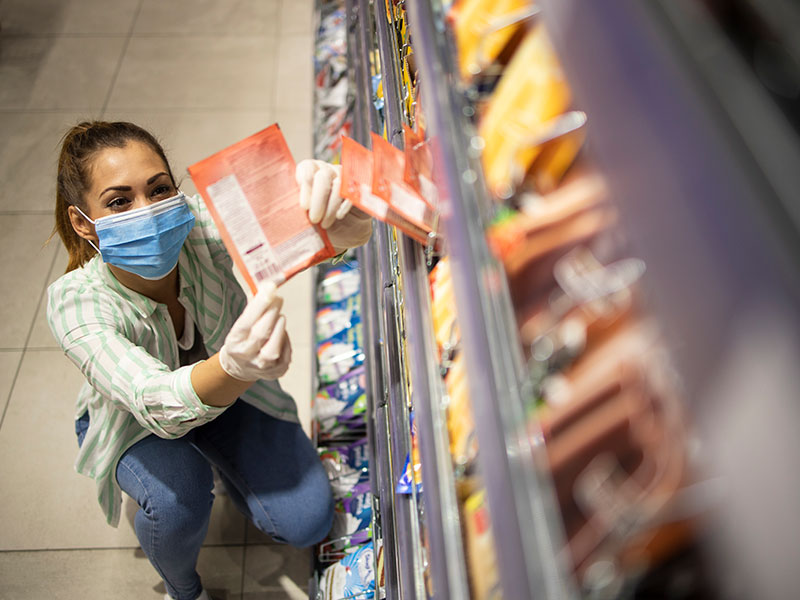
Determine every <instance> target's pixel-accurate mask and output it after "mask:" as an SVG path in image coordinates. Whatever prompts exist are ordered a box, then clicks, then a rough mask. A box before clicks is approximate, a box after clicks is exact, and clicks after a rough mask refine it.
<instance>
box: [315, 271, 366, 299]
mask: <svg viewBox="0 0 800 600" xmlns="http://www.w3.org/2000/svg"><path fill="white" fill-rule="evenodd" d="M360 289H361V275H360V274H359V272H358V262H357V261H354V260H352V261H348V262H346V263H341V264H338V265H335V266H331V267H330V268H328V269H326V270H325V274H324V275H323V276H322V279H321V280H320V282H319V283H318V284H317V302H319V303H320V304H328V303H331V302H341V301H342V300H344V299H345V298H349V297H350V296H352V295H353V294H357V293H358V291H359V290H360Z"/></svg>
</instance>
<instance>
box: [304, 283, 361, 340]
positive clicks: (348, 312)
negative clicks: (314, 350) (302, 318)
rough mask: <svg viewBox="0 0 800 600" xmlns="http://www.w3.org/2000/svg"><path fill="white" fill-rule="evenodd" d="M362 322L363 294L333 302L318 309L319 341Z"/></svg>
mask: <svg viewBox="0 0 800 600" xmlns="http://www.w3.org/2000/svg"><path fill="white" fill-rule="evenodd" d="M360 322H361V295H360V294H353V295H352V296H350V297H348V298H345V299H344V300H340V301H339V302H332V303H331V304H326V305H324V306H322V307H320V308H318V309H317V315H316V318H315V320H314V331H315V333H316V336H317V341H318V342H321V341H322V340H324V339H326V338H330V337H333V336H334V335H337V334H339V333H341V332H343V331H344V330H345V329H349V328H350V327H353V326H354V325H355V324H356V323H360Z"/></svg>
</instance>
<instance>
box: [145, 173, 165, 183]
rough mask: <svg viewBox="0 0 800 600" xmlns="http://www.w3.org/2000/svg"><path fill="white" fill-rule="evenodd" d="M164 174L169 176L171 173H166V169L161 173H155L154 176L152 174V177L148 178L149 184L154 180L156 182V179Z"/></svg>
mask: <svg viewBox="0 0 800 600" xmlns="http://www.w3.org/2000/svg"><path fill="white" fill-rule="evenodd" d="M162 175H167V176H169V174H168V173H166V172H165V171H161V172H160V173H156V174H155V175H153V176H152V177H151V178H150V179H148V180H147V185H150V184H151V183H153V182H154V181H155V180H156V179H158V178H159V177H161V176H162Z"/></svg>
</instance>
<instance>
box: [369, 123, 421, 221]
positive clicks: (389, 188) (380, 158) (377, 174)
mask: <svg viewBox="0 0 800 600" xmlns="http://www.w3.org/2000/svg"><path fill="white" fill-rule="evenodd" d="M371 135H372V159H373V160H372V193H373V194H375V195H376V196H378V197H379V198H382V199H383V200H384V201H386V202H388V203H389V206H390V207H391V208H392V209H393V210H394V211H395V212H396V213H398V214H400V215H401V216H402V217H403V218H405V219H406V220H408V221H410V222H411V223H412V224H413V225H415V226H416V227H418V228H420V229H422V230H423V231H425V232H426V233H427V232H430V231H432V230H433V229H434V218H435V213H434V211H433V209H432V208H431V207H430V206H429V205H428V204H427V203H426V202H425V201H424V200H423V199H422V198H421V197H420V196H419V195H418V194H417V193H416V192H415V191H414V190H413V189H412V188H411V186H409V185H408V184H407V183H405V181H404V174H405V155H404V154H403V151H402V150H400V149H399V148H395V147H394V146H392V145H391V144H390V143H389V142H388V141H386V140H385V139H383V138H382V137H380V136H379V135H377V134H375V133H373V134H371Z"/></svg>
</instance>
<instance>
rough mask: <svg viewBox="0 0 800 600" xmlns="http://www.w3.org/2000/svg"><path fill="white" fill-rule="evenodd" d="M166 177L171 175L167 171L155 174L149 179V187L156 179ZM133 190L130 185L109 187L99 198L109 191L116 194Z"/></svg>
mask: <svg viewBox="0 0 800 600" xmlns="http://www.w3.org/2000/svg"><path fill="white" fill-rule="evenodd" d="M164 175H166V176H167V177H169V173H167V172H166V171H161V172H160V173H156V174H155V175H153V176H152V177H151V178H150V179H148V180H147V185H150V184H151V183H153V182H154V181H155V180H156V179H158V178H159V177H162V176H164ZM131 189H132V188H131V186H129V185H112V186H111V187H107V188H106V189H104V190H103V191H102V192H100V195H99V196H98V197H100V196H102V195H103V194H105V193H106V192H108V191H109V190H111V191H115V192H130V191H131Z"/></svg>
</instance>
